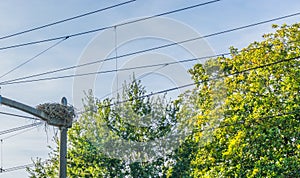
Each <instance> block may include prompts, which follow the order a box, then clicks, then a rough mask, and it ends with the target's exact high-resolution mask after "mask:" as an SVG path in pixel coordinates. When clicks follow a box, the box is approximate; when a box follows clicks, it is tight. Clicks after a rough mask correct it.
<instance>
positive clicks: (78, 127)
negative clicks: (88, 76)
mask: <svg viewBox="0 0 300 178" xmlns="http://www.w3.org/2000/svg"><path fill="white" fill-rule="evenodd" d="M123 88H124V90H123V93H122V95H121V96H118V99H117V101H116V102H115V103H113V102H112V99H105V100H103V101H100V100H97V99H96V98H94V97H93V96H92V95H91V93H90V94H88V95H87V99H86V102H85V103H86V105H85V112H84V113H83V114H82V116H81V117H80V118H79V120H78V121H77V122H75V123H74V124H73V126H72V128H71V129H69V132H68V138H69V139H68V160H67V162H68V165H67V166H68V169H67V171H68V172H67V174H68V177H150V176H153V177H158V176H162V175H163V174H164V169H165V166H166V164H165V163H166V159H167V157H165V156H162V157H156V155H149V154H148V155H145V154H144V152H145V148H143V145H141V144H139V143H144V142H145V143H146V142H148V141H151V140H155V139H156V138H158V137H160V136H161V135H164V134H165V133H167V132H169V130H170V128H171V127H172V125H174V124H175V123H176V112H177V104H176V103H171V102H169V101H167V100H166V98H165V96H162V97H155V98H154V97H152V98H151V97H144V95H145V94H146V90H145V88H144V87H143V86H142V85H141V81H137V80H135V79H134V78H133V80H132V82H131V83H129V84H126V83H125V84H124V86H123ZM122 101H124V102H122ZM56 143H57V147H56V148H54V149H52V151H51V153H50V154H49V157H50V159H49V161H47V162H46V163H45V164H42V163H41V160H40V159H37V160H36V161H35V167H34V168H33V169H30V168H28V172H29V174H30V177H56V176H57V174H58V158H59V155H58V150H59V148H58V145H59V142H58V139H57V138H56ZM131 143H136V144H131ZM124 145H125V146H124ZM136 145H138V146H139V147H141V148H143V149H142V150H135V149H134V147H135V146H136ZM154 151H156V150H154ZM157 151H159V150H157ZM151 156H153V158H152V157H151Z"/></svg>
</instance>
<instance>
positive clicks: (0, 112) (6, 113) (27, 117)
mask: <svg viewBox="0 0 300 178" xmlns="http://www.w3.org/2000/svg"><path fill="white" fill-rule="evenodd" d="M0 114H3V115H8V116H15V117H20V118H25V119H32V120H38V119H37V118H34V117H30V116H24V115H19V114H13V113H9V112H3V111H0Z"/></svg>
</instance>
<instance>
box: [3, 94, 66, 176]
mask: <svg viewBox="0 0 300 178" xmlns="http://www.w3.org/2000/svg"><path fill="white" fill-rule="evenodd" d="M0 104H3V105H6V106H10V107H12V108H16V109H18V110H21V111H24V112H26V113H29V114H32V115H34V116H36V117H38V118H40V119H41V120H44V121H46V122H47V123H48V124H49V125H53V126H56V127H59V129H60V147H59V149H60V150H59V153H60V155H59V157H60V158H59V177H60V178H66V177H67V132H68V128H70V127H71V126H72V118H70V119H69V120H68V118H66V120H60V119H55V118H54V119H53V118H50V117H49V116H48V114H46V113H45V112H43V111H41V110H38V109H36V108H33V107H31V106H28V105H26V104H23V103H20V102H17V101H14V100H11V99H8V98H5V97H2V96H1V95H0ZM61 104H62V105H64V106H67V99H66V98H65V97H63V98H62V100H61ZM0 171H4V170H3V169H0Z"/></svg>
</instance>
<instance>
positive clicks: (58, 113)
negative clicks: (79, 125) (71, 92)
mask: <svg viewBox="0 0 300 178" xmlns="http://www.w3.org/2000/svg"><path fill="white" fill-rule="evenodd" d="M36 108H37V109H38V110H41V111H43V112H45V113H46V114H48V116H49V117H50V118H51V119H59V120H65V119H67V120H71V119H73V118H74V117H75V116H76V114H75V110H74V107H73V106H64V105H62V104H59V103H45V104H40V105H38V106H37V107H36Z"/></svg>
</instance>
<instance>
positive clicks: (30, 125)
mask: <svg viewBox="0 0 300 178" xmlns="http://www.w3.org/2000/svg"><path fill="white" fill-rule="evenodd" d="M42 124H43V122H36V123H33V124H28V125H23V126H19V127H15V128H11V129H8V130H3V131H0V135H4V134H9V133H12V132H17V131H20V130H24V129H27V128H31V127H36V126H39V125H42Z"/></svg>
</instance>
